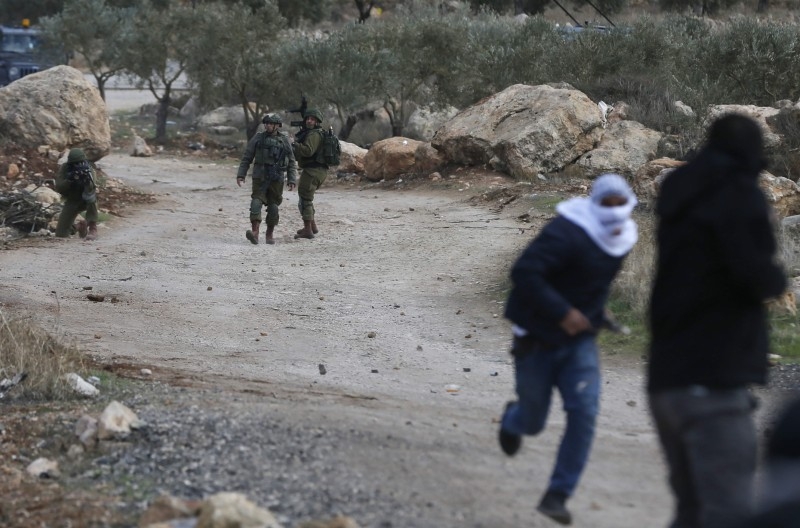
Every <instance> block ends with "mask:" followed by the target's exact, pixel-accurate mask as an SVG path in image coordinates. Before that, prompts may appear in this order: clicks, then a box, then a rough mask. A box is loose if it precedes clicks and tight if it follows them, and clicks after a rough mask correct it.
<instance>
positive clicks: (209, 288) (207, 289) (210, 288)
mask: <svg viewBox="0 0 800 528" xmlns="http://www.w3.org/2000/svg"><path fill="white" fill-rule="evenodd" d="M213 289H214V288H212V287H211V286H209V287H208V288H206V291H211V290H213Z"/></svg>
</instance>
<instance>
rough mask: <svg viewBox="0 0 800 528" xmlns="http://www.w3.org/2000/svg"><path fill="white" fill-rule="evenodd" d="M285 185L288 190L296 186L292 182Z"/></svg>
mask: <svg viewBox="0 0 800 528" xmlns="http://www.w3.org/2000/svg"><path fill="white" fill-rule="evenodd" d="M286 186H287V187H289V190H290V191H293V190H294V188H295V187H297V186H296V185H295V184H293V183H287V184H286Z"/></svg>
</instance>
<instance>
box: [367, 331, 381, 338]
mask: <svg viewBox="0 0 800 528" xmlns="http://www.w3.org/2000/svg"><path fill="white" fill-rule="evenodd" d="M376 335H378V334H376V333H375V332H370V333H368V334H367V337H368V338H370V339H372V338H374V337H375V336H376Z"/></svg>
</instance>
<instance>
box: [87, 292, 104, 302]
mask: <svg viewBox="0 0 800 528" xmlns="http://www.w3.org/2000/svg"><path fill="white" fill-rule="evenodd" d="M86 298H87V299H89V300H90V301H93V302H103V301H105V300H106V296H105V295H100V294H98V293H90V294H89V295H87V296H86Z"/></svg>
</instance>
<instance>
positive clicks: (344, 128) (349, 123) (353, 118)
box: [339, 115, 358, 141]
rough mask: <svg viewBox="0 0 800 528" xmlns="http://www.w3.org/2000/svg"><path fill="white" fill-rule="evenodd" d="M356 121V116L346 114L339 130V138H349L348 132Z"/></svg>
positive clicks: (343, 139) (344, 139) (345, 139)
mask: <svg viewBox="0 0 800 528" xmlns="http://www.w3.org/2000/svg"><path fill="white" fill-rule="evenodd" d="M356 123H358V118H357V117H356V116H354V115H349V116H347V119H345V121H344V124H343V125H342V129H341V130H339V139H341V140H342V141H347V140H348V139H349V138H350V133H351V132H352V131H353V127H354V126H356Z"/></svg>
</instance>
